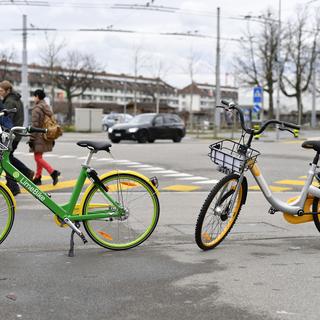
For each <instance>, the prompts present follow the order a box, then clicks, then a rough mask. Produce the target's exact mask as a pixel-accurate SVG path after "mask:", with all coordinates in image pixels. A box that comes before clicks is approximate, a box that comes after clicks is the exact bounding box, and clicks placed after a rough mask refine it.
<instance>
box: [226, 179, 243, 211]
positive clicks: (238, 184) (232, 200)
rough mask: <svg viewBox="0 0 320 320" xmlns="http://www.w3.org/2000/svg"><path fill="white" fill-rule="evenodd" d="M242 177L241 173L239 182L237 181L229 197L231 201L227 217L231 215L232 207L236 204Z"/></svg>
mask: <svg viewBox="0 0 320 320" xmlns="http://www.w3.org/2000/svg"><path fill="white" fill-rule="evenodd" d="M243 177H244V174H243V173H242V174H241V175H240V177H239V180H238V183H237V186H236V188H235V190H234V192H233V194H232V196H231V199H230V203H229V210H228V217H229V216H230V215H231V214H232V210H233V206H234V204H235V202H236V199H237V195H238V192H239V190H240V188H241V184H242V181H243Z"/></svg>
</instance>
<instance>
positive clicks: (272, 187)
mask: <svg viewBox="0 0 320 320" xmlns="http://www.w3.org/2000/svg"><path fill="white" fill-rule="evenodd" d="M269 188H270V190H271V191H273V192H282V191H288V190H292V188H286V187H277V186H269ZM249 190H252V191H260V187H259V186H251V187H249Z"/></svg>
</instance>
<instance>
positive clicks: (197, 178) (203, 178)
mask: <svg viewBox="0 0 320 320" xmlns="http://www.w3.org/2000/svg"><path fill="white" fill-rule="evenodd" d="M178 180H209V179H208V178H205V177H195V176H192V177H185V178H179V179H178Z"/></svg>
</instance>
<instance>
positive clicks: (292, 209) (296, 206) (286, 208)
mask: <svg viewBox="0 0 320 320" xmlns="http://www.w3.org/2000/svg"><path fill="white" fill-rule="evenodd" d="M316 169H317V165H316V164H315V163H312V164H311V166H310V169H309V171H308V176H307V180H306V183H305V184H304V186H303V188H302V190H301V192H300V195H299V196H298V198H297V199H296V200H295V201H294V202H292V203H291V204H288V203H286V202H284V201H281V200H279V199H278V198H276V197H275V196H274V195H273V194H272V192H271V190H270V188H269V186H268V184H267V182H266V180H265V179H264V177H263V175H262V174H261V171H260V169H259V167H258V165H257V164H256V163H255V164H254V165H253V166H252V168H251V169H250V171H251V173H252V175H253V177H254V178H255V180H256V182H257V184H258V185H259V187H260V189H261V191H262V193H263V195H264V196H265V198H266V200H267V201H268V202H269V203H270V204H271V206H272V207H273V208H274V209H276V211H282V212H284V213H288V214H291V215H302V214H303V213H304V212H303V208H304V203H305V201H306V199H307V196H308V194H311V195H312V196H315V197H317V198H320V189H318V188H316V187H314V186H313V185H312V181H313V178H314V176H315V172H316ZM242 174H243V173H242Z"/></svg>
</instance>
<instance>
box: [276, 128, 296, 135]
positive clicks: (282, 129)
mask: <svg viewBox="0 0 320 320" xmlns="http://www.w3.org/2000/svg"><path fill="white" fill-rule="evenodd" d="M279 130H281V131H288V132H290V133H292V134H293V135H294V132H293V131H292V130H290V129H288V128H281V127H279Z"/></svg>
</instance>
